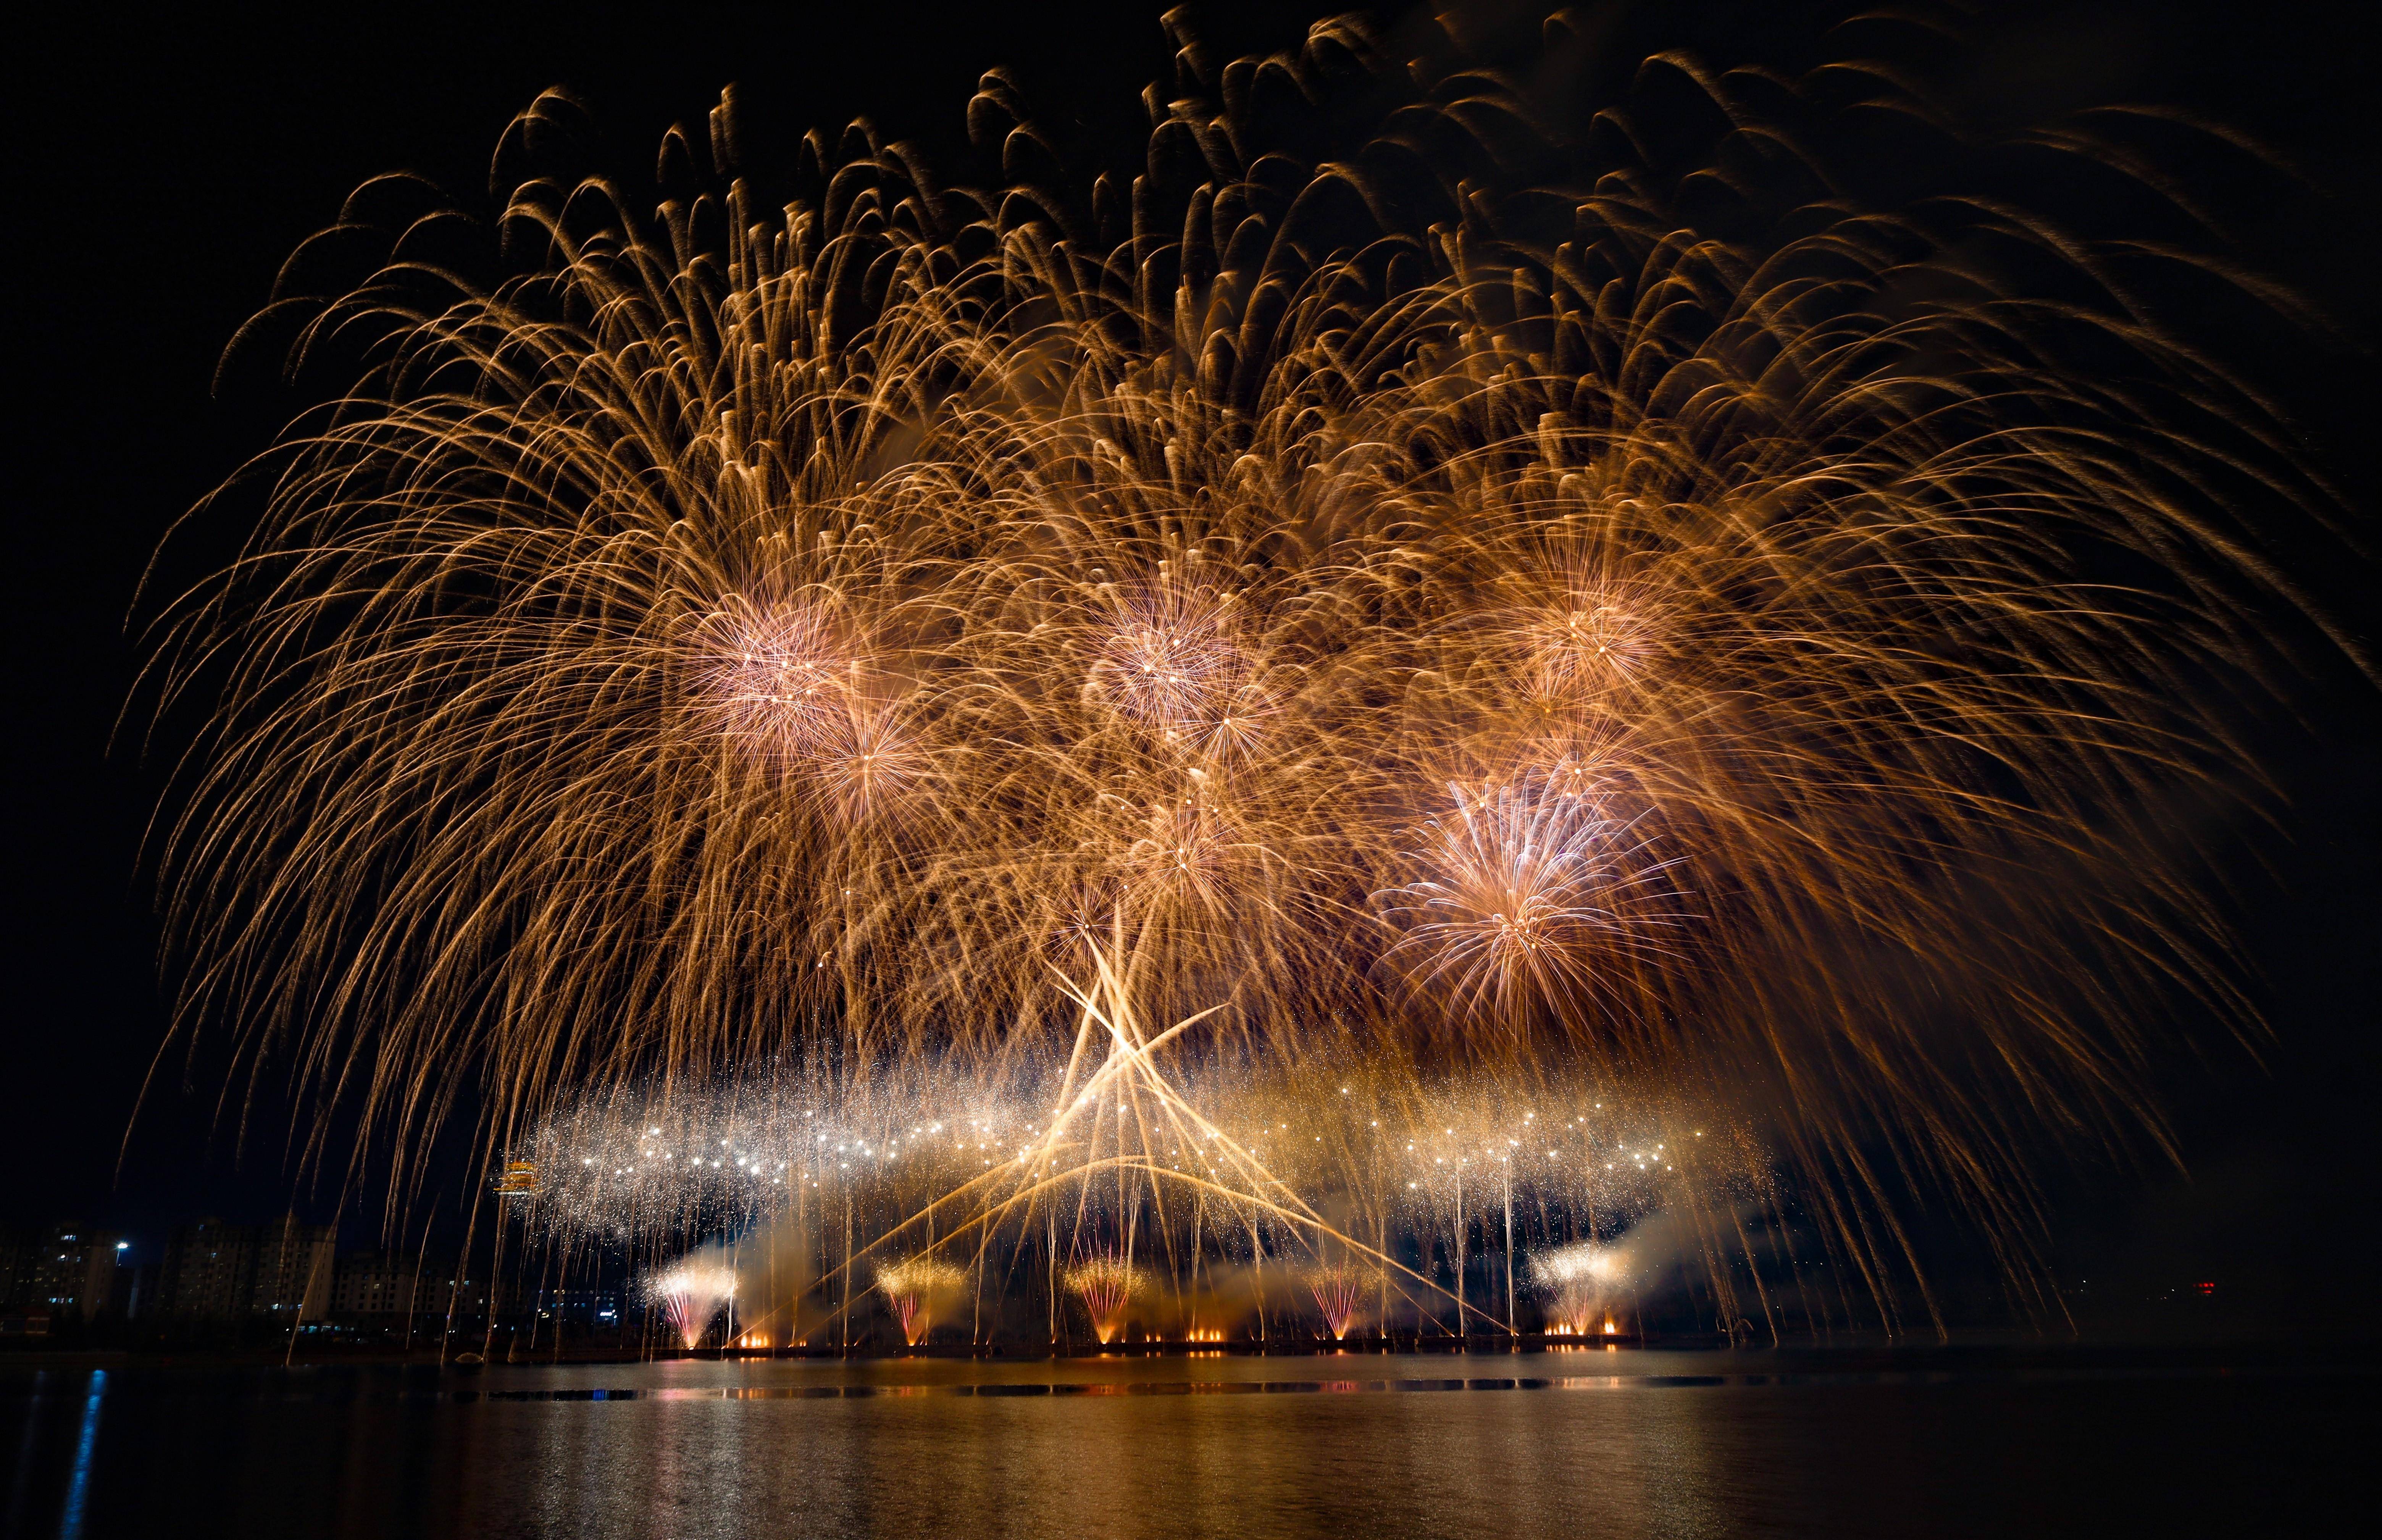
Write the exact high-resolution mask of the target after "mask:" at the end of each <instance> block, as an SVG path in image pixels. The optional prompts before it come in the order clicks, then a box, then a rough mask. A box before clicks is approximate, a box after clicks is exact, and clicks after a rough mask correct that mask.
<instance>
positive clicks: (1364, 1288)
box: [1307, 1267, 1372, 1342]
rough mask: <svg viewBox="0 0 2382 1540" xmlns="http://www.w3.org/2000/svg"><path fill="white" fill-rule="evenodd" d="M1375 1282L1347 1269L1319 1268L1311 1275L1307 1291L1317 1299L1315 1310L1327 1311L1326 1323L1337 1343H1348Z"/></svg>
mask: <svg viewBox="0 0 2382 1540" xmlns="http://www.w3.org/2000/svg"><path fill="white" fill-rule="evenodd" d="M1371 1282H1372V1280H1370V1279H1369V1278H1367V1277H1365V1276H1364V1275H1362V1274H1360V1273H1358V1272H1357V1271H1356V1270H1355V1269H1353V1268H1347V1267H1319V1268H1316V1269H1315V1270H1313V1271H1312V1272H1310V1273H1309V1274H1308V1276H1307V1290H1308V1293H1310V1294H1312V1295H1314V1296H1315V1308H1316V1309H1317V1310H1319V1311H1320V1312H1323V1324H1324V1326H1325V1328H1326V1329H1327V1330H1329V1331H1330V1332H1331V1333H1332V1340H1333V1341H1334V1342H1339V1341H1344V1340H1345V1339H1346V1337H1347V1336H1348V1332H1349V1328H1350V1327H1352V1326H1353V1325H1355V1324H1356V1321H1357V1312H1358V1311H1359V1310H1360V1309H1361V1308H1362V1306H1363V1304H1364V1301H1365V1297H1366V1295H1368V1294H1369V1293H1370V1292H1371V1289H1370V1287H1369V1285H1370V1283H1371Z"/></svg>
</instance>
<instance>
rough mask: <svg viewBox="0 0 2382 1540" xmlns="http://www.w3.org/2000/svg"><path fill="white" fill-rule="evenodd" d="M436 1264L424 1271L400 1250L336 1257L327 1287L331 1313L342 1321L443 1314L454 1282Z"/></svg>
mask: <svg viewBox="0 0 2382 1540" xmlns="http://www.w3.org/2000/svg"><path fill="white" fill-rule="evenodd" d="M449 1271H451V1269H444V1268H441V1267H440V1265H439V1264H438V1263H431V1264H430V1266H429V1268H428V1270H427V1272H424V1270H423V1269H422V1267H421V1265H420V1263H419V1262H418V1260H417V1259H416V1258H415V1257H413V1256H412V1255H411V1254H409V1253H407V1252H404V1251H350V1252H348V1253H347V1254H346V1255H344V1256H342V1257H341V1258H339V1263H338V1271H337V1273H336V1275H334V1278H333V1281H332V1284H331V1313H332V1314H333V1315H336V1316H339V1317H341V1318H342V1319H352V1318H354V1317H358V1316H367V1315H403V1314H408V1313H415V1312H419V1313H436V1312H444V1311H445V1310H446V1308H447V1300H448V1296H449V1295H450V1294H452V1293H453V1292H454V1287H455V1286H454V1281H453V1279H452V1278H450V1277H447V1276H443V1274H444V1273H447V1272H449Z"/></svg>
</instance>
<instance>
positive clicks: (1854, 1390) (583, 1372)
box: [0, 1351, 2375, 1540]
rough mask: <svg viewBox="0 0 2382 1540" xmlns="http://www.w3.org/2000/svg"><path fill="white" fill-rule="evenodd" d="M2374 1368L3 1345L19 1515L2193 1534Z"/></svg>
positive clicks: (2339, 1441)
mask: <svg viewBox="0 0 2382 1540" xmlns="http://www.w3.org/2000/svg"><path fill="white" fill-rule="evenodd" d="M2370 1367H2371V1366H2370V1365H2368V1364H2362V1363H2351V1362H2346V1361H2342V1362H2334V1363H2321V1362H2319V1363H2314V1364H2311V1363H2309V1362H2306V1361H2276V1360H2272V1359H2260V1358H2257V1357H2255V1356H2241V1355H2236V1356H2235V1357H2232V1358H2228V1357H2225V1356H2223V1355H2217V1356H2216V1357H2214V1358H2212V1357H2211V1356H2210V1355H2208V1354H2205V1353H2202V1354H2196V1355H2192V1356H2191V1357H2190V1358H2189V1359H2177V1360H2162V1359H2160V1358H2158V1357H2157V1356H2155V1355H2151V1356H2147V1357H2145V1356H2143V1355H2139V1354H2136V1355H2127V1356H2124V1357H2122V1358H2115V1359H2113V1358H2110V1357H2107V1356H2106V1355H2105V1356H2101V1357H2094V1356H2092V1355H2084V1354H2076V1355H2066V1356H2063V1355H2058V1354H2051V1355H2044V1354H2040V1353H2037V1354H2032V1355H2018V1354H1995V1353H1936V1354H1923V1353H1922V1354H1898V1355H1878V1354H1866V1355H1863V1354H1836V1355H1831V1354H1826V1353H1804V1354H1765V1353H1752V1352H1735V1353H1731V1352H1726V1351H1713V1352H1664V1351H1622V1352H1598V1351H1589V1352H1551V1353H1493V1354H1483V1353H1475V1354H1470V1355H1450V1354H1426V1355H1415V1354H1369V1353H1352V1354H1348V1355H1345V1356H1326V1357H1308V1356H1287V1357H1272V1358H1249V1357H1222V1356H1219V1357H1192V1358H1183V1357H1173V1358H1162V1359H1073V1360H1061V1361H1049V1360H1040V1361H1014V1360H1012V1361H968V1360H935V1359H924V1360H891V1361H851V1362H839V1361H777V1362H751V1363H736V1362H730V1363H720V1362H670V1363H649V1364H638V1363H625V1364H592V1365H559V1366H554V1367H534V1366H525V1365H523V1366H490V1367H489V1368H487V1369H485V1370H481V1371H457V1370H452V1369H449V1370H448V1371H446V1372H444V1373H441V1372H438V1371H436V1370H433V1369H429V1368H426V1367H425V1368H414V1369H407V1368H400V1367H396V1366H389V1367H382V1368H329V1367H317V1368H305V1367H301V1368H298V1369H295V1370H288V1371H285V1370H281V1369H277V1368H226V1367H208V1366H205V1365H188V1364H156V1363H141V1362H139V1361H133V1362H129V1363H117V1364H113V1365H110V1366H106V1367H86V1366H80V1365H72V1366H67V1367H48V1368H42V1369H38V1370H37V1369H30V1368H12V1367H11V1366H9V1365H8V1364H7V1363H6V1362H5V1361H0V1448H6V1449H7V1450H9V1451H11V1457H12V1458H11V1462H10V1464H11V1468H10V1471H9V1475H8V1478H7V1480H8V1489H7V1492H6V1510H5V1514H0V1530H5V1532H6V1533H7V1534H12V1535H13V1534H26V1535H59V1536H62V1537H71V1540H80V1537H81V1536H96V1535H116V1534H141V1535H159V1534H173V1535H180V1534H239V1535H243V1536H248V1535H254V1536H276V1535H293V1536H295V1535H307V1536H313V1535H335V1536H359V1537H362V1536H373V1537H379V1536H410V1535H445V1534H466V1535H473V1536H483V1535H485V1536H541V1537H543V1536H568V1537H573V1540H578V1537H599V1536H621V1537H638V1540H645V1537H654V1540H695V1537H699V1536H743V1535H780V1534H783V1535H800V1536H804V1537H806V1540H808V1537H818V1540H842V1537H853V1540H862V1537H892V1540H915V1537H916V1536H921V1535H939V1534H969V1535H971V1536H983V1537H986V1540H993V1537H1001V1536H1036V1537H1039V1536H1066V1535H1084V1536H1099V1537H1100V1540H1141V1537H1150V1540H1158V1537H1173V1536H1189V1535H1234V1536H1251V1535H1275V1534H1350V1535H1369V1534H1414V1535H1448V1536H1472V1535H1480V1536H1490V1535H1495V1536H1514V1535H1541V1534H1544V1535H1583V1536H1587V1535H1593V1536H1599V1537H1602V1536H1622V1537H1626V1536H1639V1535H1646V1536H1720V1535H1746V1534H1751V1535H1768V1534H1778V1535H1789V1534H1814V1535H1817V1534H1825V1535H1831V1536H1843V1535H1897V1536H1899V1535H1912V1534H1942V1535H1994V1534H2023V1535H2028V1536H2044V1535H2065V1534H2078V1535H2085V1534H2091V1535H2103V1534H2117V1533H2122V1532H2148V1531H2152V1530H2155V1531H2156V1532H2158V1533H2162V1534H2167V1535H2179V1534H2253V1533H2262V1532H2263V1533H2289V1532H2294V1531H2307V1530H2310V1529H2312V1528H2313V1527H2314V1525H2315V1524H2316V1522H2317V1520H2318V1518H2319V1517H2320V1516H2322V1515H2324V1514H2325V1513H2326V1512H2327V1509H2329V1508H2330V1506H2331V1503H2332V1501H2333V1499H2335V1498H2336V1497H2341V1496H2343V1495H2344V1494H2345V1492H2346V1487H2347V1482H2348V1479H2349V1473H2350V1472H2351V1470H2353V1469H2355V1468H2356V1465H2355V1464H2354V1463H2353V1462H2355V1461H2359V1460H2362V1456H2361V1454H2360V1453H2359V1451H2358V1450H2357V1449H2356V1448H2354V1447H2353V1445H2352V1442H2351V1432H2350V1430H2351V1429H2352V1428H2353V1427H2355V1426H2358V1425H2360V1422H2359V1419H2360V1416H2361V1414H2362V1413H2363V1412H2364V1402H2365V1401H2366V1399H2367V1398H2368V1396H2369V1394H2370V1392H2371V1391H2372V1389H2373V1387H2374V1383H2375V1377H2374V1375H2373V1374H2372V1373H2371V1372H2370Z"/></svg>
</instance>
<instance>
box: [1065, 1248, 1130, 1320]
mask: <svg viewBox="0 0 2382 1540" xmlns="http://www.w3.org/2000/svg"><path fill="white" fill-rule="evenodd" d="M1147 1283H1148V1279H1147V1277H1146V1276H1145V1275H1143V1274H1142V1272H1141V1271H1140V1270H1138V1269H1136V1267H1135V1266H1134V1265H1133V1263H1131V1262H1130V1261H1128V1260H1127V1259H1126V1258H1124V1257H1122V1256H1118V1255H1116V1254H1115V1253H1113V1252H1100V1253H1097V1254H1095V1255H1092V1256H1089V1257H1086V1258H1085V1259H1083V1260H1082V1261H1081V1262H1078V1263H1075V1264H1074V1266H1072V1267H1070V1268H1069V1269H1068V1270H1067V1287H1068V1289H1069V1290H1070V1291H1071V1292H1072V1293H1074V1296H1075V1297H1076V1298H1077V1299H1079V1300H1082V1301H1083V1302H1084V1311H1085V1313H1087V1315H1089V1316H1090V1317H1091V1320H1092V1335H1093V1336H1094V1337H1098V1338H1099V1340H1100V1341H1101V1342H1103V1343H1109V1342H1114V1341H1115V1340H1116V1339H1117V1338H1118V1337H1120V1336H1122V1335H1123V1332H1124V1326H1125V1311H1126V1308H1127V1307H1128V1306H1130V1305H1131V1304H1132V1303H1133V1297H1134V1295H1135V1294H1136V1292H1138V1291H1139V1290H1140V1289H1141V1288H1143V1287H1145V1286H1146V1285H1147Z"/></svg>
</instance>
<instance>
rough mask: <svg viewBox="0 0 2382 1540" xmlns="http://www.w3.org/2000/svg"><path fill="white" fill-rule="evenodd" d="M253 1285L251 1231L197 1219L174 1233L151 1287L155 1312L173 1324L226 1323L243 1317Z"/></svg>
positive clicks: (252, 1235)
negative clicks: (197, 1322) (174, 1321)
mask: <svg viewBox="0 0 2382 1540" xmlns="http://www.w3.org/2000/svg"><path fill="white" fill-rule="evenodd" d="M255 1282H256V1232H255V1230H254V1229H253V1228H252V1226H246V1225H227V1224H225V1223H224V1222H223V1221H222V1220H220V1219H215V1218H208V1219H202V1220H200V1221H199V1222H198V1223H197V1224H195V1225H185V1226H181V1227H180V1228H179V1229H178V1230H176V1231H175V1232H174V1236H173V1238H172V1239H171V1240H169V1241H167V1242H166V1261H165V1265H164V1266H163V1268H161V1269H160V1276H159V1279H158V1284H157V1304H158V1313H160V1314H162V1315H166V1316H169V1317H171V1318H173V1319H174V1320H177V1321H230V1320H236V1319H238V1318H239V1317H240V1316H242V1315H245V1314H247V1313H248V1300H249V1296H250V1293H251V1291H252V1289H253V1288H254V1287H255Z"/></svg>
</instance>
